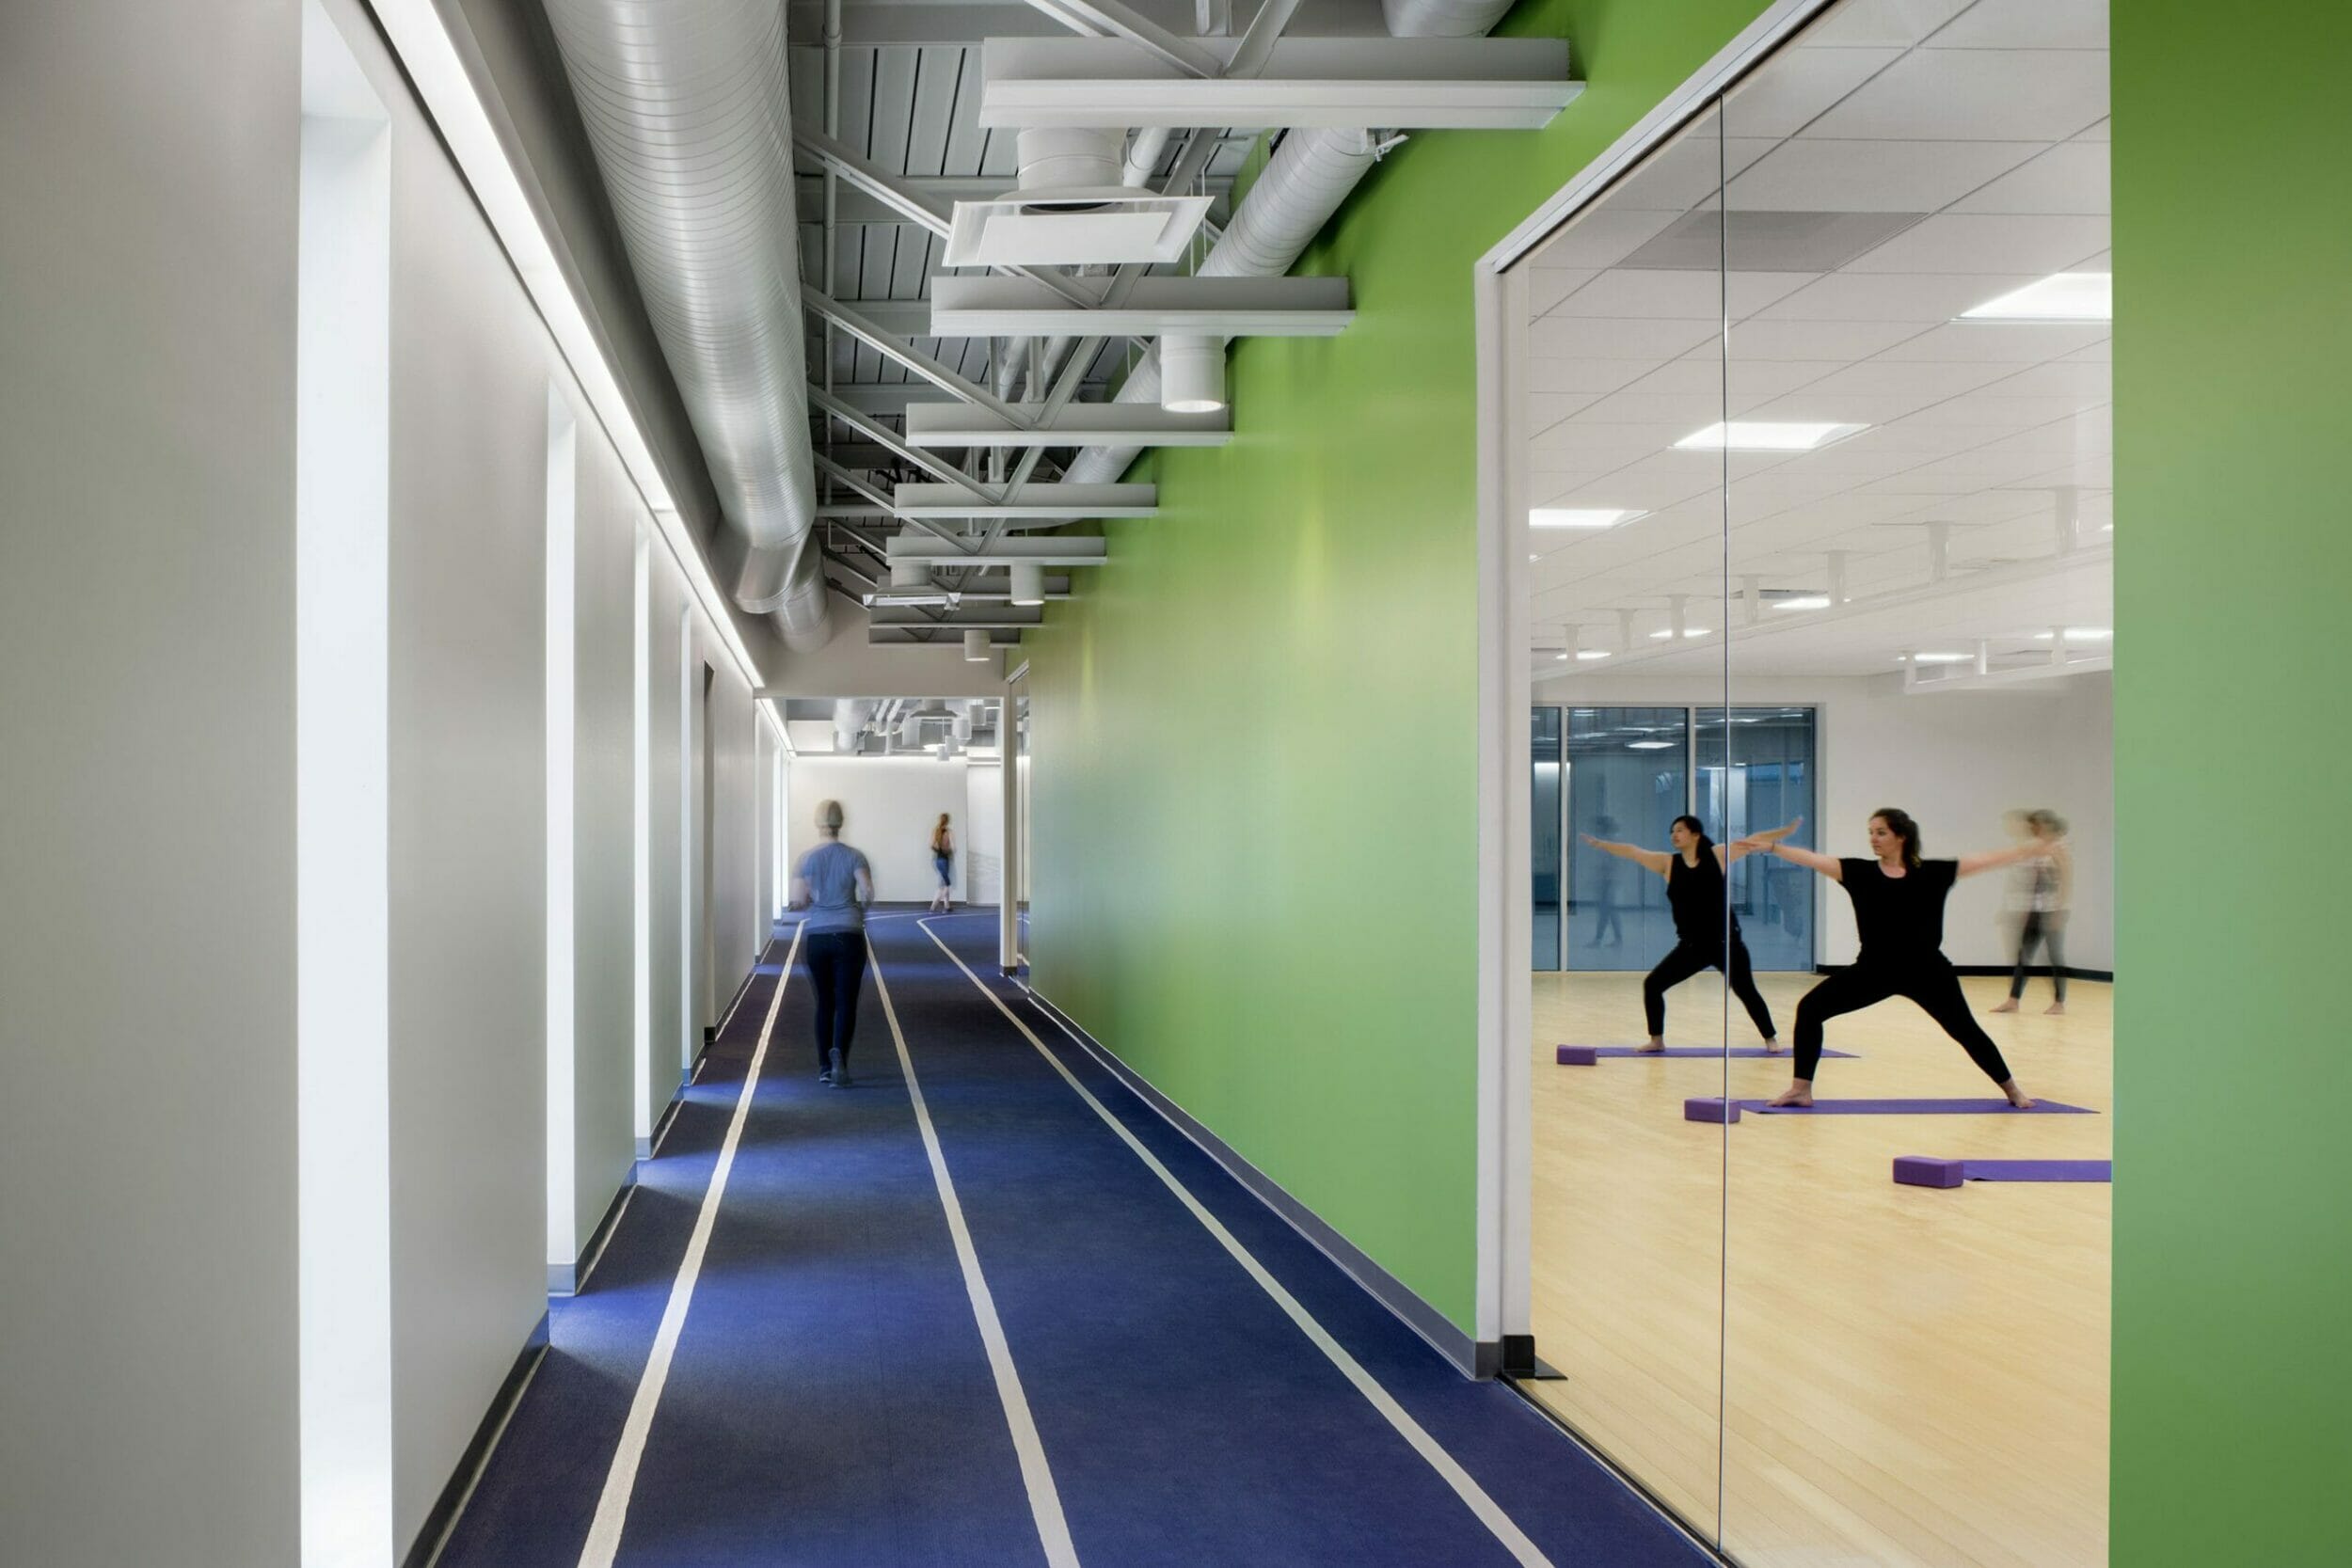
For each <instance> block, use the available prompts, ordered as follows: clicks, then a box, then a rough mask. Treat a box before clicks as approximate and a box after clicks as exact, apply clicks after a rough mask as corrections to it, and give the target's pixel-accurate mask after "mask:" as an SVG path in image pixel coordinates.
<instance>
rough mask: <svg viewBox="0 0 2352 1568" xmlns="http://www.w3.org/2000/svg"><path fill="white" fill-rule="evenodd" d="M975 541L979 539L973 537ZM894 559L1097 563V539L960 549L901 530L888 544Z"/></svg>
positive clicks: (996, 563)
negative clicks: (968, 549)
mask: <svg viewBox="0 0 2352 1568" xmlns="http://www.w3.org/2000/svg"><path fill="white" fill-rule="evenodd" d="M973 542H974V543H975V544H977V543H978V541H977V540H975V541H973ZM888 549H889V557H890V560H891V561H893V562H901V561H909V562H922V563H923V564H924V565H926V566H981V567H987V566H1010V565H1012V564H1014V563H1015V562H1018V563H1020V564H1021V565H1024V566H1100V565H1101V564H1103V555H1104V543H1103V541H1102V540H1100V539H999V540H996V541H995V542H994V543H993V544H991V545H989V546H988V547H987V548H986V549H982V550H971V551H966V550H960V549H958V548H956V547H955V546H952V545H949V544H946V543H945V542H944V541H942V540H938V539H930V538H926V537H925V536H923V535H922V534H919V533H901V534H898V536H896V537H895V538H893V539H892V540H891V541H890V544H889V546H888Z"/></svg>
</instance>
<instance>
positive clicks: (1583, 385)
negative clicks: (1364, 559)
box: [1520, 0, 2113, 675]
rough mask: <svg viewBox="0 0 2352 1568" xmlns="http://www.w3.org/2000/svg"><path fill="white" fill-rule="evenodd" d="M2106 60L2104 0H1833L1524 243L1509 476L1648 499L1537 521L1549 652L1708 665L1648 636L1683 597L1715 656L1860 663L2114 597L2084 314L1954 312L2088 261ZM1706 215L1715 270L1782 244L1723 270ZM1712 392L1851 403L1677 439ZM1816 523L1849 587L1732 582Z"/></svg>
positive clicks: (1740, 412) (1759, 568) (1814, 578)
mask: <svg viewBox="0 0 2352 1568" xmlns="http://www.w3.org/2000/svg"><path fill="white" fill-rule="evenodd" d="M2106 81H2107V59H2106V0H1975V3H1974V4H1970V3H1968V0H1847V3H1846V4H1844V5H1842V6H1839V7H1836V8H1834V9H1833V10H1832V11H1831V12H1830V13H1829V14H1828V15H1827V16H1825V17H1824V18H1823V19H1822V20H1821V21H1820V22H1819V23H1817V24H1815V25H1814V26H1813V27H1812V28H1810V29H1808V30H1807V32H1806V33H1805V34H1804V36H1803V37H1802V38H1801V39H1800V40H1798V41H1797V42H1796V43H1795V44H1794V45H1793V46H1791V47H1789V48H1787V49H1784V50H1783V51H1782V52H1781V53H1780V54H1779V55H1775V56H1774V57H1773V58H1772V60H1771V61H1769V62H1767V64H1766V65H1765V66H1764V67H1763V68H1762V69H1761V70H1760V71H1758V72H1756V74H1755V75H1753V76H1751V77H1750V78H1748V79H1747V80H1746V81H1745V82H1744V83H1743V84H1742V85H1741V86H1740V87H1738V88H1737V89H1735V91H1734V92H1733V93H1732V95H1731V96H1730V97H1729V99H1728V100H1727V101H1726V103H1725V104H1724V107H1723V109H1722V110H1721V111H1720V112H1716V113H1710V114H1709V115H1708V117H1706V118H1705V119H1702V120H1700V121H1699V122H1697V123H1695V124H1693V125H1692V127H1690V128H1689V129H1688V130H1687V131H1686V132H1685V133H1684V134H1683V135H1681V136H1680V137H1679V138H1678V139H1677V141H1676V142H1674V143H1673V144H1672V145H1670V146H1668V147H1666V148H1664V149H1661V150H1660V151H1659V152H1658V153H1657V154H1655V155H1653V157H1651V158H1650V159H1649V160H1648V161H1647V162H1645V164H1644V165H1643V166H1641V167H1640V168H1639V169H1637V170H1635V171H1634V172H1633V173H1632V174H1631V175H1629V177H1628V178H1627V179H1625V180H1624V181H1622V182H1619V183H1618V184H1617V185H1616V186H1615V187H1613V189H1612V190H1611V191H1610V192H1609V193H1608V194H1607V195H1605V196H1604V197H1603V198H1601V199H1600V200H1599V201H1598V202H1597V203H1596V204H1595V205H1593V206H1591V207H1589V208H1587V209H1586V210H1585V212H1584V213H1583V214H1581V215H1580V216H1579V217H1578V218H1577V219H1576V220H1575V221H1573V222H1572V223H1571V224H1570V225H1569V226H1568V227H1567V228H1565V230H1562V231H1561V232H1560V233H1559V234H1557V235H1556V236H1554V237H1553V238H1552V239H1551V240H1550V241H1549V243H1548V244H1547V245H1545V246H1544V247H1543V249H1541V250H1540V251H1538V252H1537V253H1536V254H1535V255H1534V257H1532V258H1531V260H1530V261H1529V263H1528V265H1529V267H1530V268H1531V271H1530V272H1529V274H1528V277H1529V280H1530V310H1531V317H1532V319H1531V320H1530V321H1529V323H1528V325H1527V340H1526V341H1527V345H1528V354H1529V359H1528V363H1527V387H1528V391H1527V393H1526V396H1525V398H1524V402H1523V406H1522V407H1521V409H1520V413H1521V414H1522V416H1523V417H1524V420H1525V423H1524V428H1525V430H1526V431H1527V437H1526V441H1525V447H1524V451H1525V457H1526V465H1527V467H1526V472H1525V478H1526V489H1527V500H1528V502H1529V504H1530V505H1532V506H1573V507H1633V508H1643V509H1645V510H1647V512H1648V513H1649V515H1647V516H1644V517H1640V518H1637V519H1635V520H1633V521H1631V522H1629V523H1626V524H1623V525H1621V526H1619V527H1617V528H1615V529H1612V530H1608V531H1601V532H1597V533H1570V532H1565V531H1537V532H1535V533H1534V535H1533V536H1532V543H1531V546H1530V548H1531V550H1532V551H1534V552H1535V553H1536V554H1537V556H1538V557H1539V559H1537V560H1536V561H1535V562H1533V563H1532V564H1531V566H1530V570H1531V571H1532V572H1533V573H1534V628H1535V635H1534V644H1535V648H1536V652H1535V654H1534V659H1535V667H1536V671H1537V673H1538V674H1539V675H1550V674H1558V673H1563V672H1564V669H1565V667H1564V666H1563V665H1562V664H1560V663H1557V662H1554V661H1553V659H1552V657H1551V656H1552V653H1553V652H1554V651H1556V650H1558V649H1560V648H1561V647H1562V646H1563V645H1564V642H1565V639H1566V638H1567V637H1568V636H1569V635H1570V633H1569V630H1568V628H1571V627H1574V628H1576V630H1575V632H1574V635H1575V637H1576V640H1577V641H1578V642H1579V643H1580V644H1581V646H1583V647H1586V648H1604V649H1610V650H1612V651H1613V657H1611V658H1609V659H1606V660H1601V661H1597V662H1590V663H1584V664H1581V665H1578V666H1576V668H1578V669H1580V670H1581V671H1583V672H1586V673H1594V672H1607V671H1612V670H1617V669H1627V668H1639V669H1640V670H1642V671H1643V672H1644V673H1677V671H1688V672H1692V673H1697V672H1700V671H1702V670H1713V671H1715V672H1717V673H1720V672H1721V669H1722V667H1723V664H1724V647H1723V645H1722V643H1721V642H1720V641H1718V640H1717V639H1715V638H1712V637H1710V638H1708V639H1705V640H1688V639H1686V640H1684V641H1680V642H1677V643H1674V644H1673V645H1672V647H1671V649H1670V648H1669V647H1668V646H1667V645H1665V644H1661V643H1660V642H1658V641H1655V640H1653V639H1652V638H1651V637H1650V636H1649V635H1648V634H1649V633H1650V632H1652V631H1655V630H1659V629H1661V628H1663V627H1665V626H1667V624H1668V619H1669V615H1670V605H1671V602H1672V596H1673V595H1676V594H1681V595H1686V596H1687V597H1686V603H1685V613H1686V626H1692V627H1705V628H1707V629H1708V630H1709V631H1713V632H1720V631H1721V630H1722V629H1723V628H1724V626H1725V623H1726V622H1728V623H1729V624H1730V626H1731V628H1732V629H1731V636H1732V640H1733V643H1734V647H1733V648H1732V650H1731V655H1730V657H1731V661H1732V664H1733V668H1734V670H1735V672H1738V673H1780V674H1790V673H1817V674H1867V673H1883V672H1885V671H1888V670H1891V669H1893V668H1895V663H1896V657H1897V656H1898V654H1899V653H1900V652H1903V651H1905V650H1922V651H1964V650H1968V649H1972V648H1973V647H1974V645H1975V643H1976V641H1977V640H1979V639H1986V640H1990V641H1992V643H1993V644H1994V651H1995V656H1996V662H1999V661H2000V660H2001V659H2002V658H2003V657H2010V656H2015V657H2037V653H2038V655H2039V657H2044V658H2046V657H2047V649H2048V646H2049V644H2048V643H2047V642H2042V643H2040V644H2036V643H2035V641H2034V640H2033V634H2034V633H2035V632H2036V631H2038V630H2042V629H2046V628H2049V627H2051V626H2100V627H2105V626H2111V625H2112V595H2111V590H2110V583H2109V571H2108V559H2109V546H2108V542H2109V541H2110V540H2111V539H2112V534H2111V532H2109V531H2107V530H2106V525H2109V524H2111V522H2112V520H2113V514H2112V491H2113V482H2112V475H2111V462H2110V451H2111V436H2112V431H2111V420H2110V409H2109V396H2110V391H2109V366H2108V362H2107V361H2108V342H2107V339H2108V329H2107V327H2106V325H2000V324H1990V323H1973V322H1972V323H1956V322H1954V320H1953V318H1954V317H1955V316H1958V315H1959V314H1960V313H1961V312H1963V310H1966V309H1970V308H1972V307H1974V306H1978V305H1981V304H1983V303H1985V302H1986V301H1988V300H1991V299H1993V298H1995V297H1997V296H1998V295H2001V294H2003V293H2008V292H2010V290H2013V289H2015V288H2018V287H2020V286H2022V285H2024V284H2026V283H2030V282H2033V281H2034V280H2036V279H2038V278H2041V277H2046V276H2048V275H2049V274H2051V273H2054V272H2062V271H2106V270H2108V269H2109V265H2110V263H2109V261H2108V257H2107V246H2108V244H2109V240H2108V217H2107V212H2108V203H2107V157H2106V153H2107V147H2106V135H2107V133H2106V115H2107V94H2106ZM1725 172H1727V173H1728V174H1729V175H1730V182H1729V186H1728V207H1729V214H1728V218H1727V220H1726V218H1725V216H1724V214H1723V212H1722V210H1721V209H1722V206H1723V203H1721V202H1719V201H1718V199H1717V196H1718V187H1719V185H1720V184H1721V175H1722V174H1723V173H1725ZM1694 214H1695V216H1694ZM1765 214H1850V216H1848V217H1845V218H1842V219H1835V220H1832V219H1827V218H1822V217H1819V216H1812V215H1803V216H1794V217H1788V218H1780V217H1772V216H1767V215H1765ZM1743 219H1744V220H1745V222H1744V223H1743ZM1726 221H1727V222H1728V225H1729V230H1730V245H1731V250H1732V261H1733V263H1734V265H1735V267H1737V266H1738V265H1739V263H1740V257H1741V256H1742V255H1743V254H1747V255H1762V256H1768V257H1770V258H1771V260H1772V267H1773V269H1775V270H1765V269H1763V268H1760V267H1759V268H1757V269H1756V270H1737V271H1734V272H1732V273H1731V274H1730V276H1729V277H1724V276H1723V275H1722V273H1721V272H1720V270H1719V269H1718V268H1716V267H1715V265H1714V264H1713V258H1714V255H1715V253H1716V251H1717V249H1718V247H1719V245H1720V240H1719V239H1718V236H1720V235H1721V234H1722V233H1723V231H1724V225H1725V223H1726ZM1677 223H1682V224H1684V225H1685V228H1684V229H1681V230H1677V229H1676V228H1675V226H1676V225H1677ZM1645 247H1647V248H1645ZM1694 247H1695V248H1694ZM1726 294H1727V295H1728V305H1729V317H1730V322H1731V325H1730V330H1729V333H1728V360H1727V361H1726V359H1725V334H1724V318H1723V315H1722V306H1723V304H1724V298H1725V295H1726ZM1726 411H1727V412H1728V416H1729V417H1730V418H1733V419H1746V420H1821V421H1836V422H1841V423H1853V424H1863V425H1867V426H1868V427H1869V428H1868V429H1867V430H1865V431H1863V432H1862V433H1861V434H1859V435H1856V436H1851V437H1849V438H1847V439H1845V440H1842V441H1838V442H1836V443H1834V444H1832V445H1830V446H1828V447H1825V448H1823V449H1821V450H1820V451H1813V452H1808V453H1803V454H1797V455H1782V454H1768V453H1733V454H1731V456H1730V458H1729V460H1728V465H1726V461H1725V458H1724V454H1722V453H1720V452H1708V451H1677V450H1676V449H1675V447H1674V443H1675V442H1676V441H1677V440H1678V439H1680V438H1682V437H1684V436H1689V435H1691V434H1692V433H1693V432H1695V431H1697V430H1699V429H1701V428H1703V427H1704V426H1707V425H1709V424H1712V423H1714V422H1716V421H1717V420H1722V419H1724V418H1725V417H1726ZM1726 467H1727V470H1728V483H1726ZM2066 487H2072V491H2073V495H2074V506H2075V507H2076V508H2077V511H2078V522H2077V525H2076V531H2075V541H2076V543H2075V545H2074V547H2073V548H2071V549H2070V550H2068V551H2066V552H2063V553H2061V551H2060V548H2059V530H2058V510H2059V507H2060V506H2061V504H2062V501H2061V497H2062V496H2063V495H2065V494H2066ZM1934 522H1941V523H1946V524H1948V525H1950V526H1949V529H1948V534H1947V538H1948V544H1947V573H1946V575H1945V576H1944V577H1943V578H1935V577H1934V575H1933V573H1932V570H1931V546H1930V539H1931V529H1930V528H1929V526H1928V525H1929V524H1931V523H1934ZM1726 524H1727V525H1728V531H1726ZM1832 551H1843V552H1845V557H1846V567H1845V570H1846V591H1847V594H1848V595H1849V597H1850V598H1851V600H1854V601H1856V602H1854V603H1850V604H1848V605H1846V606H1844V607H1842V608H1840V609H1837V610H1828V611H1785V610H1771V609H1769V608H1764V609H1759V610H1757V611H1756V614H1755V616H1754V618H1753V620H1751V618H1750V616H1749V614H1748V612H1747V611H1746V610H1745V607H1744V604H1743V603H1742V602H1740V601H1738V600H1736V599H1735V600H1734V602H1732V603H1730V604H1728V605H1727V604H1726V602H1725V594H1726V584H1728V587H1729V591H1730V593H1731V594H1734V595H1737V594H1739V593H1740V589H1741V587H1742V583H1743V579H1745V578H1751V577H1753V578H1756V579H1758V582H1759V584H1760V586H1761V587H1762V588H1764V589H1767V590H1808V591H1813V592H1823V591H1826V590H1827V588H1828V586H1829V574H1830V566H1829V557H1830V552H1832ZM1873 600H1876V601H1878V603H1877V604H1876V605H1875V606H1873V605H1872V604H1871V603H1870V601H1873ZM1623 610H1630V611H1633V612H1634V638H1633V641H1632V644H1631V645H1630V647H1627V646H1625V645H1624V644H1622V643H1621V641H1620V624H1621V623H1620V614H1619V612H1620V611H1623Z"/></svg>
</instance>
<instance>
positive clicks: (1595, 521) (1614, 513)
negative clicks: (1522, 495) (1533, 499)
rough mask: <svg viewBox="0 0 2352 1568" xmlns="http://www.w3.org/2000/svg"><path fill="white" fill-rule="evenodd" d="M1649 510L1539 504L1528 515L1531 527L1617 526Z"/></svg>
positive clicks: (1645, 513) (1528, 523) (1626, 507)
mask: <svg viewBox="0 0 2352 1568" xmlns="http://www.w3.org/2000/svg"><path fill="white" fill-rule="evenodd" d="M1648 515H1649V514H1648V513H1647V512H1644V511H1639V510H1637V509H1635V508H1633V507H1629V506H1539V507H1536V508H1534V510H1533V511H1531V512H1529V513H1528V515H1527V526H1528V527H1529V528H1615V527H1616V526H1617V525H1618V524H1619V523H1629V522H1631V521H1633V519H1634V518H1636V517H1646V516H1648Z"/></svg>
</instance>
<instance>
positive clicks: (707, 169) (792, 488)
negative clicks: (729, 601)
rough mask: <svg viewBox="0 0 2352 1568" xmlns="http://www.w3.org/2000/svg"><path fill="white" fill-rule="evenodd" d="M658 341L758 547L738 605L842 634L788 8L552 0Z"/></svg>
mask: <svg viewBox="0 0 2352 1568" xmlns="http://www.w3.org/2000/svg"><path fill="white" fill-rule="evenodd" d="M546 6H547V10H548V18H549V20H550V21H551V22H553V24H554V26H555V38H556V42H557V45H558V47H559V49H560V50H561V52H562V54H563V56H564V71H565V73H566V74H567V75H569V77H570V78H571V83H572V92H573V95H574V96H575V97H576V98H577V99H578V100H579V103H580V119H582V121H583V122H585V124H586V126H587V129H588V139H589V141H590V142H591V144H593V145H594V147H595V148H596V163H597V165H598V166H599V167H600V168H601V169H602V170H603V172H604V182H605V189H606V190H607V192H608V193H609V194H610V196H611V198H612V210H613V214H614V216H615V217H616V218H617V219H618V220H619V224H620V230H621V234H622V237H623V239H624V240H625V241H626V243H627V244H628V255H629V261H630V265H631V267H632V269H633V270H634V272H635V273H636V276H637V286H638V290H639V292H640V293H642V294H643V295H644V301H645V311H646V314H647V315H648V316H649V317H651V319H652V322H653V327H654V334H655V336H656V337H657V338H659V339H660V342H661V352H662V356H663V357H664V358H665V359H667V360H668V362H669V366H670V373H671V374H672V375H673V376H674V377H675V379H676V381H677V387H678V393H679V395H680V397H681V398H682V399H683V400H684V402H685V404H686V412H687V416H688V418H689V419H690V420H692V422H693V426H694V434H695V436H697V437H698V438H699V439H700V441H701V443H702V448H703V452H704V455H705V456H706V458H707V460H708V462H709V465H710V477H711V481H712V483H714V484H715V486H716V487H717V489H718V493H719V504H720V507H721V509H722V510H723V512H724V513H725V515H726V519H727V521H728V523H729V524H730V525H731V526H733V527H734V528H735V529H737V530H738V531H740V532H741V533H742V534H743V535H744V537H745V539H746V540H747V541H748V543H749V546H750V547H749V550H748V551H747V554H746V558H745V560H744V562H743V568H742V573H741V576H740V577H739V579H738V581H737V583H736V589H735V596H736V600H737V602H738V603H739V604H740V605H742V606H743V607H744V608H745V609H746V610H753V611H755V612H756V613H761V614H773V615H774V616H775V617H776V619H777V622H778V625H779V626H780V628H781V629H782V631H783V634H784V640H785V644H786V645H787V647H790V648H793V649H795V650H802V651H805V650H807V649H811V648H816V647H819V646H822V645H823V643H824V641H825V640H826V638H827V637H828V635H830V632H831V625H830V619H829V616H828V610H827V598H826V590H825V578H824V572H823V570H822V569H821V561H820V558H819V555H818V549H817V544H816V538H815V531H814V525H815V520H816V515H817V497H816V486H815V478H814V467H813V465H812V463H811V461H810V456H809V447H808V400H807V392H806V387H807V381H808V360H807V355H806V351H805V350H804V348H803V342H802V318H801V290H800V243H799V230H798V214H797V212H796V209H795V204H794V186H793V174H792V108H791V103H790V100H789V98H788V97H787V92H786V86H785V84H786V80H787V77H786V69H785V8H784V7H782V6H780V5H777V4H776V3H775V0H663V3H662V4H660V5H646V4H644V3H643V0H546Z"/></svg>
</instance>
